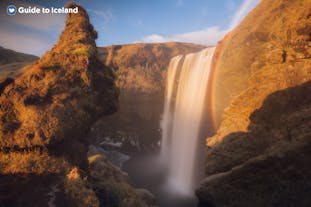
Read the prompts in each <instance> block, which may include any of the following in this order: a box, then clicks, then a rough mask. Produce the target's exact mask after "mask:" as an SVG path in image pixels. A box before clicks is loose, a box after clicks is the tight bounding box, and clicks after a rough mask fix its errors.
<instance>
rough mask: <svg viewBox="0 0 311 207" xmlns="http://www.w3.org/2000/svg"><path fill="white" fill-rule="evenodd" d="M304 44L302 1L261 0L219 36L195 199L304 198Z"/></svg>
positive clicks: (309, 171)
mask: <svg viewBox="0 0 311 207" xmlns="http://www.w3.org/2000/svg"><path fill="white" fill-rule="evenodd" d="M310 46H311V2H310V0H299V1H275V0H264V1H262V2H261V3H260V4H259V5H258V6H257V7H256V8H255V9H254V10H253V11H252V12H250V14H249V15H248V16H247V17H245V19H244V20H243V21H242V22H241V24H240V25H239V26H238V27H237V28H236V29H234V30H233V31H232V32H230V33H229V34H228V35H227V36H226V37H225V38H224V39H223V40H222V42H221V43H220V45H219V46H218V53H219V56H218V60H217V65H218V66H217V68H216V80H215V81H216V83H215V97H216V98H215V100H216V101H217V102H218V103H217V102H216V103H215V107H216V108H218V109H219V111H222V110H223V109H224V108H225V107H226V106H228V107H227V108H225V109H224V111H223V113H222V116H221V122H220V126H219V127H218V130H217V133H216V135H215V136H213V137H210V138H208V139H207V155H206V176H207V177H206V179H205V180H203V181H202V183H201V185H200V187H199V188H198V190H197V195H198V197H199V199H200V201H201V203H212V204H214V205H215V206H239V207H241V206H308V205H309V204H310V202H311V200H310V197H309V196H308V192H310V191H309V190H308V189H310V187H311V183H310V178H311V168H310V164H311V160H310V152H309V150H308V149H309V148H310V141H311V119H310V117H311V99H310V98H309V94H310V92H311V88H310V85H311V82H310V80H311V50H310Z"/></svg>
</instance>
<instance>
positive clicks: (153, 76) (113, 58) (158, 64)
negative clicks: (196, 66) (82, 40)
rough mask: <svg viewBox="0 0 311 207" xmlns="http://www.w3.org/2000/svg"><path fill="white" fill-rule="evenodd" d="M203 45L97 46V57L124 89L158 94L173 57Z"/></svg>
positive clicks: (195, 49)
mask: <svg viewBox="0 0 311 207" xmlns="http://www.w3.org/2000/svg"><path fill="white" fill-rule="evenodd" d="M205 47H206V46H202V45H195V44H190V43H177V42H170V43H154V44H145V43H137V44H127V45H112V46H109V47H100V48H98V53H99V58H100V59H101V60H102V61H103V62H104V63H105V64H106V65H108V66H110V67H111V68H112V69H114V70H115V71H116V74H117V85H118V86H119V87H120V89H121V91H122V92H123V91H124V92H135V93H146V94H150V93H159V92H161V90H163V88H164V86H165V83H164V77H165V71H166V69H167V67H168V64H169V62H170V60H171V58H172V57H174V56H177V55H185V54H188V53H193V52H198V51H200V50H202V49H203V48H205Z"/></svg>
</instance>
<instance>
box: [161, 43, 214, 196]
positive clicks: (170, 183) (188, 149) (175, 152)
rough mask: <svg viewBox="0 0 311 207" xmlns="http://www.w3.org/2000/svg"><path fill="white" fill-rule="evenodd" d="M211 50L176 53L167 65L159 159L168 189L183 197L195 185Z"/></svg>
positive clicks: (212, 51)
mask: <svg viewBox="0 0 311 207" xmlns="http://www.w3.org/2000/svg"><path fill="white" fill-rule="evenodd" d="M214 51H215V48H214V47H210V48H206V49H204V50H202V51H200V52H198V53H193V54H188V55H186V56H185V57H184V58H183V57H182V56H177V57H175V58H173V59H172V60H171V63H170V65H169V68H168V74H167V83H166V94H165V105H164V114H163V119H162V122H161V127H162V143H161V160H162V162H163V163H164V165H165V166H167V168H168V176H167V188H172V191H175V192H178V193H180V194H182V195H184V196H192V195H193V192H194V189H195V186H196V185H197V183H196V182H195V177H196V153H197V151H198V143H199V141H200V138H199V134H200V126H201V121H202V118H203V117H202V115H203V114H204V105H205V100H206V94H207V86H208V80H209V73H210V69H211V65H212V64H211V63H212V58H213V54H214Z"/></svg>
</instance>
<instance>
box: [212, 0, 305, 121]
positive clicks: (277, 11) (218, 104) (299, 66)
mask: <svg viewBox="0 0 311 207" xmlns="http://www.w3.org/2000/svg"><path fill="white" fill-rule="evenodd" d="M216 53H219V55H218V61H217V67H216V69H215V70H216V71H215V73H216V74H215V80H214V81H215V85H214V95H215V98H214V100H215V101H214V108H215V110H216V113H217V114H216V118H217V120H218V124H219V123H220V120H221V115H222V112H223V109H224V108H226V107H227V106H229V104H230V102H231V101H232V100H233V99H234V98H235V97H237V96H238V95H240V94H241V93H242V92H243V91H245V89H247V88H248V87H249V86H250V85H251V84H252V83H254V82H256V81H257V82H258V84H257V85H258V86H259V85H260V81H261V80H259V79H258V80H256V79H255V77H259V76H260V77H262V78H264V77H263V76H265V75H266V76H267V77H272V75H273V74H274V75H277V76H279V78H278V79H275V80H272V79H271V81H270V80H269V79H268V80H267V82H269V85H268V86H265V88H267V89H266V90H270V91H269V92H268V93H271V92H273V91H275V90H280V89H284V88H286V87H289V86H293V85H297V84H299V83H302V82H304V81H306V80H307V79H308V76H309V75H310V73H309V72H308V71H307V70H306V67H307V64H306V62H305V61H306V59H308V58H310V54H311V51H310V1H306V0H299V1H273V0H265V1H262V2H260V3H259V5H258V6H257V7H256V9H254V10H253V11H251V12H250V13H249V14H248V15H247V16H246V17H245V19H243V21H242V22H241V24H240V25H238V26H237V28H236V29H234V30H233V31H231V32H230V33H228V34H227V35H226V37H225V38H224V39H223V40H222V41H221V42H220V43H219V45H218V46H217V50H216ZM256 73H257V74H256ZM266 73H267V74H266ZM252 77H254V78H252ZM265 84H267V83H265ZM265 84H264V83H262V84H261V85H262V86H261V87H262V88H263V87H264V85H265ZM261 91H262V90H261ZM265 95H266V94H263V96H265ZM255 107H258V105H257V106H255Z"/></svg>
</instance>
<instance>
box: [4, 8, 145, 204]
mask: <svg viewBox="0 0 311 207" xmlns="http://www.w3.org/2000/svg"><path fill="white" fill-rule="evenodd" d="M67 7H78V9H79V12H78V13H77V14H68V15H67V20H66V26H65V29H64V31H63V32H62V34H61V36H60V38H59V40H58V42H57V43H56V44H55V46H54V47H53V48H52V49H51V50H50V51H48V52H47V53H46V54H45V55H44V56H43V57H41V58H40V59H39V60H38V61H37V62H35V63H34V64H32V65H31V66H30V67H29V69H28V70H27V72H25V73H24V74H23V75H22V76H20V77H18V78H16V79H15V80H14V79H8V80H7V81H5V84H2V85H1V96H0V205H1V206H99V205H108V204H109V202H110V200H108V201H107V198H113V199H116V200H113V201H111V202H114V204H116V205H119V204H120V205H119V206H126V205H124V204H122V203H121V202H123V200H124V199H132V200H134V201H133V203H134V204H132V206H143V205H145V204H144V202H143V201H142V200H140V198H138V196H137V195H136V194H135V192H134V189H132V188H131V187H130V186H129V185H128V184H127V183H126V181H125V178H123V177H125V176H124V175H123V174H122V172H121V171H120V170H118V169H115V168H113V167H111V166H110V164H109V163H108V162H107V161H105V159H104V158H102V157H103V155H97V158H98V159H97V158H96V159H95V158H93V159H90V160H89V161H88V160H87V151H88V140H87V139H86V136H87V133H88V132H89V129H90V127H91V125H92V124H93V123H94V122H95V121H96V120H97V119H98V118H100V117H101V116H103V115H107V114H111V113H113V112H115V111H116V109H117V103H118V95H119V90H118V89H117V87H116V85H115V75H114V73H113V71H112V70H111V69H110V68H108V67H107V66H105V65H103V64H102V62H101V61H100V60H99V59H98V58H97V48H96V44H95V38H96V37H97V33H96V31H95V30H94V29H93V26H92V25H91V24H90V22H89V18H88V15H87V13H86V11H85V10H84V9H83V8H81V7H80V6H78V5H76V4H68V5H67ZM99 157H101V158H100V159H99ZM94 165H96V166H97V167H96V168H94V167H93V166H94ZM95 170H97V171H98V172H101V171H104V172H106V173H112V174H114V175H115V176H116V177H111V176H110V177H109V176H106V177H103V178H98V177H96V173H95V172H94V171H95ZM117 176H119V177H117ZM103 179H105V180H103ZM97 181H98V182H97ZM111 183H115V186H116V187H115V189H114V191H113V192H106V194H98V192H99V190H100V189H106V190H109V187H107V186H108V185H110V184H111ZM124 186H125V187H124ZM107 194H108V195H109V196H108V195H107ZM135 196H136V197H135ZM118 199H119V200H118ZM110 204H111V203H110ZM127 206H131V205H127Z"/></svg>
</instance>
